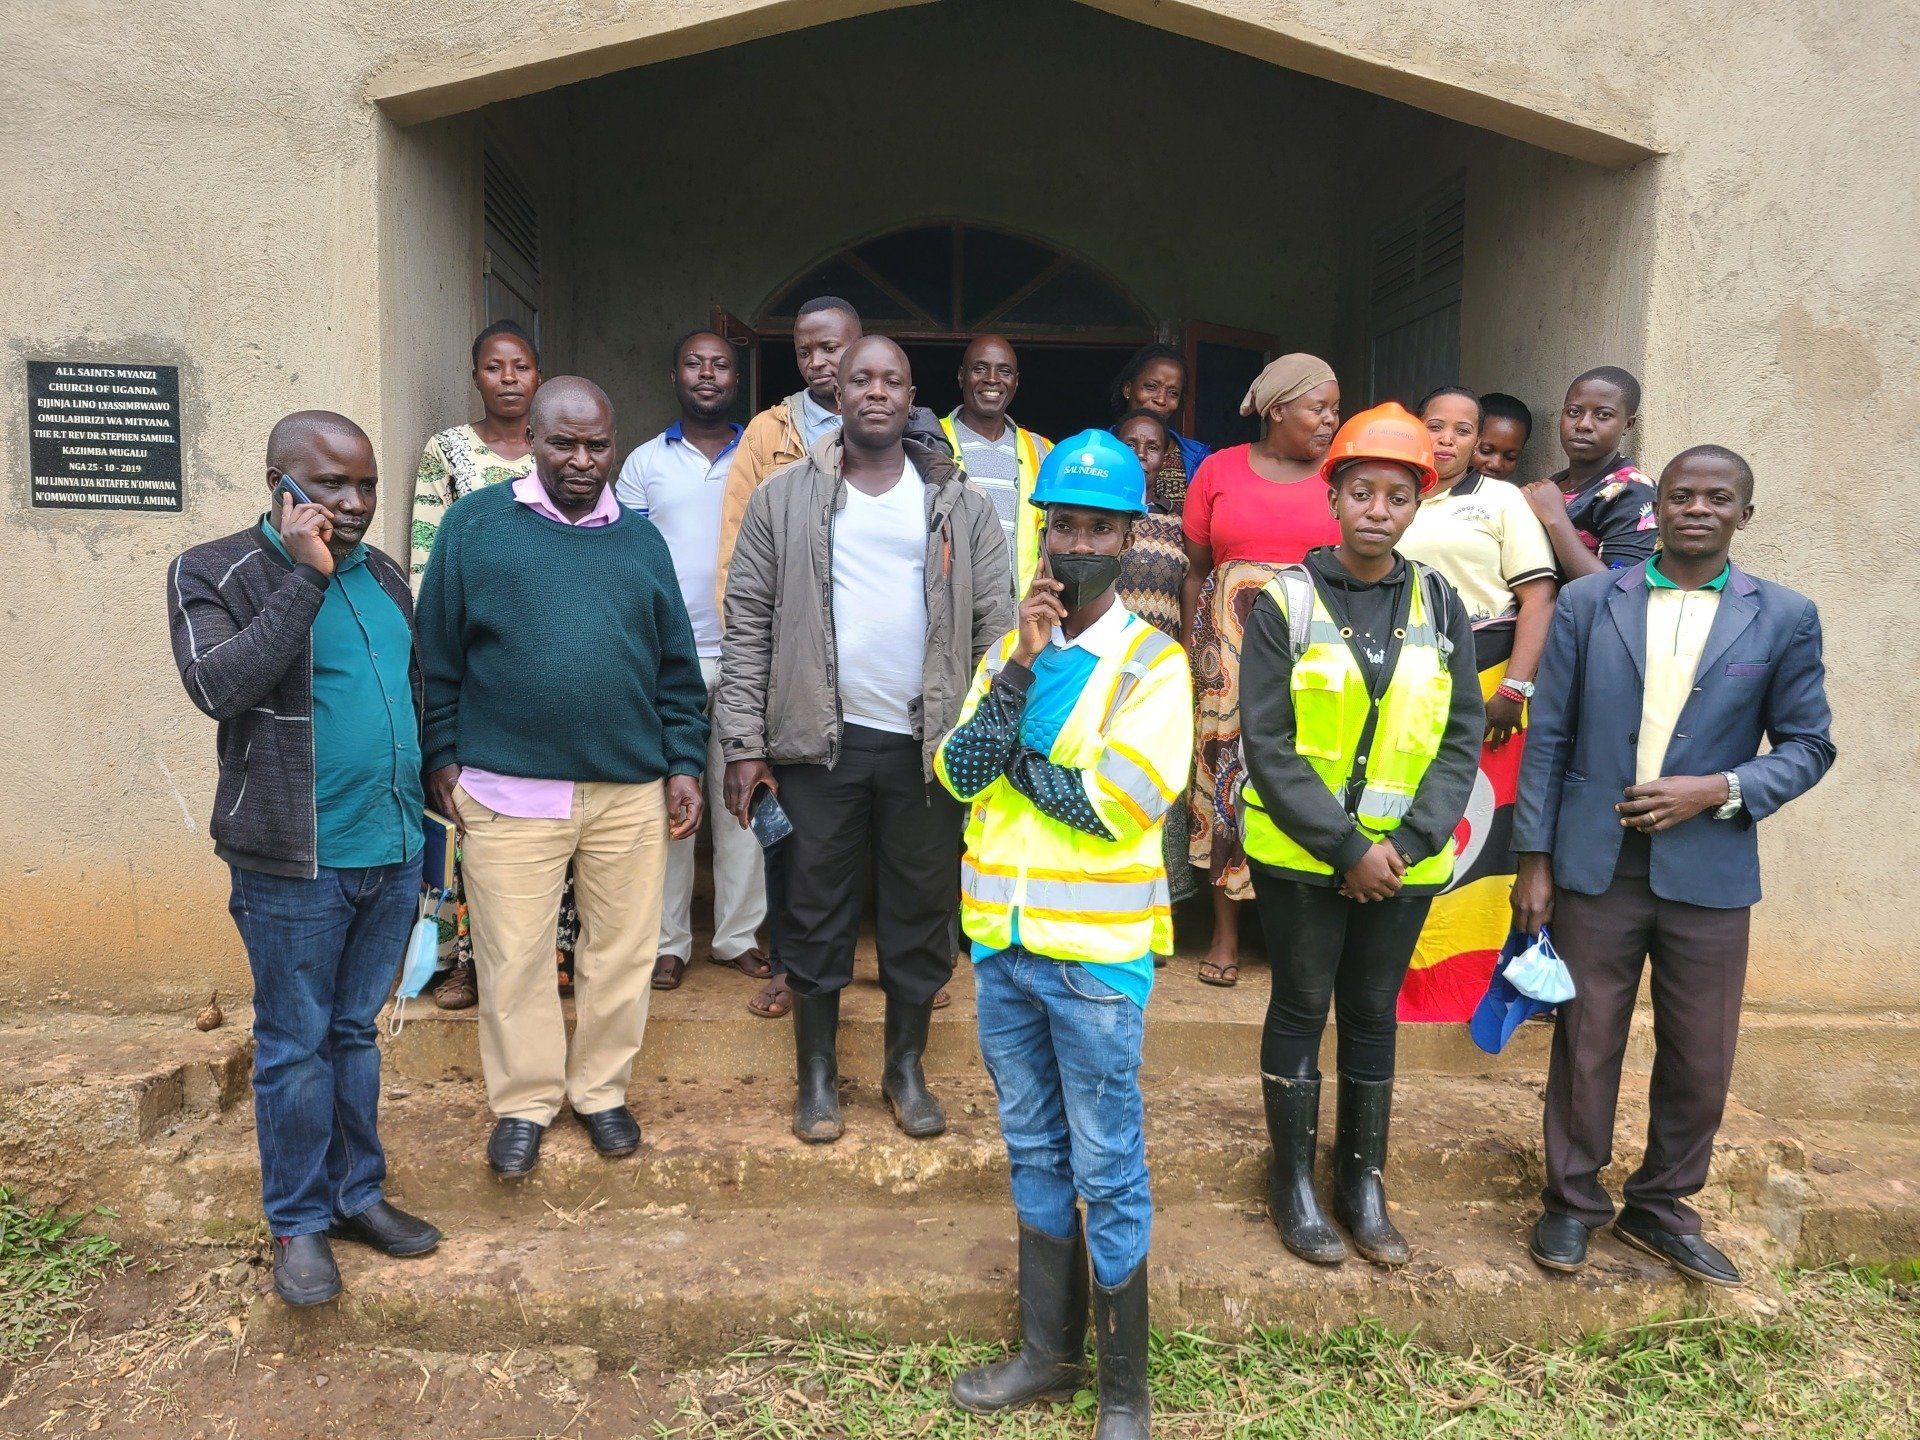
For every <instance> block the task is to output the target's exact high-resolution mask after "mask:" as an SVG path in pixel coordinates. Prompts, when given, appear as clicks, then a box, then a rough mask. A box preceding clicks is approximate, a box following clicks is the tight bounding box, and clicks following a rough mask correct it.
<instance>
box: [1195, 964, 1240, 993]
mask: <svg viewBox="0 0 1920 1440" xmlns="http://www.w3.org/2000/svg"><path fill="white" fill-rule="evenodd" d="M1200 983H1201V984H1202V985H1218V986H1219V987H1220V988H1221V989H1223V990H1230V989H1232V988H1233V987H1234V986H1235V985H1238V984H1239V983H1240V962H1239V961H1238V960H1229V961H1228V962H1227V963H1226V964H1225V965H1216V964H1214V963H1213V961H1211V960H1202V961H1201V962H1200Z"/></svg>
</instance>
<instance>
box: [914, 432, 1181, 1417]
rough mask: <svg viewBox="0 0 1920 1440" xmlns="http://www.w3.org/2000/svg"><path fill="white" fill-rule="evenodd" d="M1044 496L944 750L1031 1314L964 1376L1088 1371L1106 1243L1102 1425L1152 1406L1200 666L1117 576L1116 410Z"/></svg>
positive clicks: (1064, 1375) (1119, 449) (1043, 477)
mask: <svg viewBox="0 0 1920 1440" xmlns="http://www.w3.org/2000/svg"><path fill="white" fill-rule="evenodd" d="M1032 503H1033V504H1034V505H1035V506H1037V507H1039V509H1040V510H1041V511H1042V513H1043V515H1044V517H1045V518H1044V526H1043V529H1042V531H1041V554H1040V568H1039V570H1038V572H1037V573H1036V575H1035V578H1034V580H1033V582H1032V584H1031V585H1030V586H1029V588H1028V590H1027V594H1026V598H1025V599H1024V600H1023V601H1022V602H1021V605H1020V613H1019V617H1018V619H1019V623H1018V625H1017V627H1016V628H1015V630H1014V631H1013V632H1012V633H1011V634H1009V635H1007V636H1005V637H1003V638H1002V639H1001V640H1000V642H999V643H998V644H997V645H995V646H994V647H993V648H992V649H991V650H989V651H988V652H987V654H986V656H985V657H984V658H983V659H982V661H981V662H980V666H979V668H978V670H977V671H976V672H975V674H974V678H973V685H972V687H971V689H970V690H969V692H968V695H967V701H966V705H965V708H964V709H963V710H962V711H961V714H960V723H959V725H958V726H957V727H956V728H955V729H954V731H953V733H952V734H950V735H949V736H948V737H947V738H946V740H945V741H944V742H943V743H942V744H941V746H940V751H939V754H938V756H937V758H936V762H935V763H936V767H937V769H938V772H939V775H940V779H941V781H942V783H944V784H945V785H946V787H947V788H948V789H949V790H951V791H952V792H953V793H954V795H955V796H957V797H958V798H959V799H961V800H963V801H967V802H969V803H970V805H971V818H970V819H969V821H968V824H967V835H966V854H965V856H964V857H963V858H962V861H961V873H960V887H961V908H960V917H961V924H962V926H963V928H964V929H965V930H966V932H967V937H968V939H969V940H971V941H972V944H973V960H974V975H975V993H976V997H977V1006H978V1014H979V1025H980V1051H981V1054H982V1056H983V1057H984V1059H985V1060H986V1063H987V1069H988V1071H989V1073H990V1074H991V1075H992V1076H993V1082H994V1087H995V1089H996V1090H997V1092H998V1093H999V1097H1000V1130H1001V1134H1002V1135H1003V1136H1004V1137H1005V1139H1006V1143H1007V1157H1008V1160H1009V1161H1010V1162H1011V1166H1012V1181H1013V1203H1014V1210H1015V1213H1016V1215H1017V1216H1018V1218H1019V1224H1020V1314H1021V1319H1022V1324H1023V1327H1024V1330H1025V1343H1024V1346H1023V1348H1022V1349H1021V1350H1020V1351H1019V1353H1018V1354H1016V1355H1014V1356H1013V1357H1011V1358H1010V1359H1007V1360H1003V1361H999V1362H997V1363H995V1364H992V1365H985V1366H981V1367H979V1368H977V1369H973V1370H969V1371H967V1372H966V1373H965V1374H963V1375H961V1376H960V1378H959V1379H958V1380H956V1381H955V1382H954V1386H953V1398H954V1402H955V1403H956V1404H958V1405H959V1406H960V1407H961V1408H963V1409H966V1410H970V1411H974V1412H976V1413H984V1412H988V1411H994V1410H1001V1409H1005V1408H1007V1407H1009V1406H1014V1405H1024V1404H1027V1403H1030V1402H1032V1401H1034V1400H1040V1399H1047V1398H1057V1397H1068V1396H1071V1395H1072V1394H1073V1393H1074V1392H1075V1391H1076V1390H1077V1389H1079V1388H1080V1387H1081V1386H1082V1385H1084V1384H1085V1383H1086V1371H1085V1366H1084V1347H1085V1343H1086V1329H1087V1309H1088V1293H1087V1292H1088V1287H1087V1269H1088V1257H1089V1254H1090V1255H1091V1261H1092V1270H1093V1286H1092V1308H1093V1313H1094V1317H1095V1321H1096V1324H1095V1349H1096V1353H1097V1356H1098V1359H1099V1371H1098V1381H1097V1383H1098V1387H1099V1388H1098V1394H1099V1401H1100V1418H1099V1423H1098V1427H1097V1429H1096V1432H1095V1434H1096V1436H1097V1437H1098V1440H1134V1437H1144V1436H1145V1435H1146V1434H1147V1430H1148V1414H1149V1408H1150V1407H1149V1404H1148V1396H1147V1280H1146V1275H1147V1266H1146V1257H1147V1242H1148V1236H1149V1232H1150V1229H1151V1226H1152V1220H1153V1202H1152V1197H1151V1195H1150V1193H1149V1191H1148V1186H1147V1158H1146V1142H1145V1137H1144V1134H1143V1131H1142V1121H1143V1109H1142V1105H1141V1099H1140V1086H1139V1070H1140V1046H1141V1039H1142V1035H1143V1033H1144V1029H1145V1019H1146V1003H1147V996H1148V993H1149V992H1150V991H1151V990H1152V988H1153V957H1154V956H1155V955H1156V954H1162V955H1164V954H1167V953H1169V952H1170V951H1171V950H1172V948H1173V920H1172V909H1171V904H1170V902H1169V899H1168V894H1167V874H1166V867H1165V865H1164V863H1163V861H1162V854H1161V844H1160V828H1161V821H1162V818H1163V817H1164V816H1165V814H1166V812H1167V810H1168V808H1169V807H1170V806H1171V805H1172V804H1173V803H1174V801H1175V799H1176V797H1177V796H1178V795H1179V794H1180V791H1181V789H1182V787H1183V786H1184V785H1185V783H1186V778H1187V768H1188V766H1189V764H1190V763H1191V761H1192V757H1193V685H1192V679H1191V676H1190V675H1189V673H1188V670H1187V657H1186V653H1185V652H1184V651H1182V650H1181V648H1180V647H1179V645H1178V644H1176V643H1175V642H1174V641H1173V640H1171V639H1170V638H1168V637H1167V636H1166V635H1164V634H1162V633H1161V632H1160V631H1159V630H1158V629H1156V628H1155V627H1154V626H1152V625H1150V624H1148V623H1147V622H1146V621H1144V620H1142V619H1140V618H1139V617H1138V616H1136V615H1134V614H1132V613H1131V612H1130V611H1129V610H1128V609H1127V608H1126V606H1125V605H1123V604H1122V603H1121V602H1120V598H1119V595H1118V593H1117V591H1116V588H1115V587H1116V585H1117V583H1118V581H1119V578H1120V555H1121V552H1122V551H1124V550H1125V549H1126V547H1127V541H1128V539H1129V538H1130V536H1131V534H1132V530H1133V521H1134V517H1136V516H1139V515H1144V514H1145V513H1146V511H1147V505H1146V476H1145V474H1144V472H1143V471H1142V470H1141V467H1140V461H1139V460H1138V459H1137V458H1136V457H1135V456H1134V454H1133V452H1132V451H1131V450H1130V449H1128V448H1127V447H1126V446H1125V445H1124V444H1122V443H1121V442H1120V441H1119V440H1116V439H1115V438H1114V437H1113V436H1112V435H1110V434H1108V433H1107V432H1105V431H1102V430H1086V431H1083V432H1081V433H1080V434H1079V435H1076V436H1074V437H1073V438H1072V439H1071V440H1066V441H1063V442H1061V444H1060V445H1059V446H1058V447H1057V448H1055V449H1054V451H1053V452H1052V453H1051V454H1050V455H1049V456H1048V457H1047V459H1046V461H1045V463H1044V464H1043V465H1042V466H1041V467H1040V474H1039V478H1038V481H1037V483H1036V484H1035V486H1034V490H1033V495H1032ZM1076 1201H1077V1202H1079V1203H1084V1205H1085V1207H1086V1220H1085V1224H1084V1227H1083V1225H1082V1223H1081V1219H1080V1214H1079V1208H1078V1204H1077V1203H1076Z"/></svg>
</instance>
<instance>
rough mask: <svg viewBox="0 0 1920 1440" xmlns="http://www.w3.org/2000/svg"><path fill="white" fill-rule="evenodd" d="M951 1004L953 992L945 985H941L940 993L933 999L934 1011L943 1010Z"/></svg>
mask: <svg viewBox="0 0 1920 1440" xmlns="http://www.w3.org/2000/svg"><path fill="white" fill-rule="evenodd" d="M951 1004H953V992H952V991H951V990H949V989H948V988H947V987H946V986H945V985H942V986H941V987H940V993H939V994H937V995H935V996H934V997H933V1008H934V1009H936V1010H944V1009H946V1008H947V1006H949V1005H951Z"/></svg>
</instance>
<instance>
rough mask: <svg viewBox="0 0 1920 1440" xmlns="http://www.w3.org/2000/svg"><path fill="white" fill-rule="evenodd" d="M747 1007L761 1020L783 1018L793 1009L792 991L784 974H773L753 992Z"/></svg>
mask: <svg viewBox="0 0 1920 1440" xmlns="http://www.w3.org/2000/svg"><path fill="white" fill-rule="evenodd" d="M747 1009H749V1010H751V1011H752V1012H753V1013H754V1014H756V1015H758V1016H759V1017H760V1018H761V1019H762V1020H783V1019H785V1018H786V1016H787V1012H788V1011H790V1010H792V1009H793V991H792V989H791V988H790V987H789V986H788V985H787V981H786V977H785V976H784V975H775V976H773V977H772V978H771V979H769V980H768V981H767V983H766V984H765V985H762V986H761V987H760V988H759V990H757V991H755V992H754V996H753V998H752V999H751V1000H749V1001H747Z"/></svg>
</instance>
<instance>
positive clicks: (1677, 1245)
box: [1613, 1210, 1745, 1287]
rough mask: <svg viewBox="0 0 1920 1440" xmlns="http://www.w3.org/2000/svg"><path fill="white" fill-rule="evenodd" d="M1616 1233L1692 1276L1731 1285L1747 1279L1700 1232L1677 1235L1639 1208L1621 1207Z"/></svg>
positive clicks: (1615, 1224) (1614, 1229) (1713, 1283)
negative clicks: (1663, 1228)
mask: <svg viewBox="0 0 1920 1440" xmlns="http://www.w3.org/2000/svg"><path fill="white" fill-rule="evenodd" d="M1613 1233H1614V1234H1615V1235H1617V1236H1618V1237H1619V1238H1620V1239H1621V1240H1622V1241H1624V1242H1625V1243H1626V1244H1628V1245H1631V1246H1632V1247H1633V1248H1634V1249H1635V1250H1643V1251H1645V1252H1646V1253H1647V1254H1649V1255H1651V1256H1653V1258H1654V1259H1656V1260H1664V1261H1666V1262H1667V1264H1669V1265H1671V1266H1672V1267H1673V1268H1674V1269H1676V1270H1678V1271H1679V1272H1680V1273H1681V1274H1682V1275H1685V1276H1688V1277H1689V1278H1691V1279H1694V1280H1704V1281H1705V1282H1706V1283H1707V1284H1709V1285H1725V1286H1728V1287H1732V1286H1735V1285H1740V1284H1744V1283H1745V1282H1744V1281H1742V1280H1741V1278H1740V1272H1739V1271H1738V1270H1737V1269H1735V1268H1734V1264H1733V1262H1732V1261H1731V1260H1729V1259H1727V1257H1726V1256H1724V1255H1722V1254H1721V1253H1720V1252H1719V1251H1718V1250H1716V1249H1714V1248H1713V1246H1711V1245H1709V1244H1708V1243H1707V1242H1706V1241H1705V1240H1703V1239H1701V1238H1700V1237H1699V1236H1698V1235H1676V1234H1674V1233H1673V1232H1672V1231H1671V1230H1662V1229H1661V1228H1660V1227H1659V1226H1658V1225H1656V1224H1654V1223H1653V1221H1652V1219H1651V1218H1650V1217H1648V1216H1646V1215H1643V1214H1640V1213H1639V1212H1637V1211H1634V1210H1622V1211H1621V1212H1620V1218H1619V1219H1618V1220H1615V1221H1614V1222H1613Z"/></svg>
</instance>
